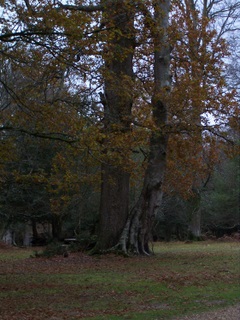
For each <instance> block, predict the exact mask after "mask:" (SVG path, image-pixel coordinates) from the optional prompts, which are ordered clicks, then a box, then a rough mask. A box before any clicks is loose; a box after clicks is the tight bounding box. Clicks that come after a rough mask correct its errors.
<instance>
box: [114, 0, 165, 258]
mask: <svg viewBox="0 0 240 320" xmlns="http://www.w3.org/2000/svg"><path fill="white" fill-rule="evenodd" d="M169 7H170V1H169V0H163V1H162V0H158V1H156V5H155V22H156V25H155V28H154V30H153V40H154V45H155V52H154V61H155V62H154V93H153V97H152V108H153V118H154V121H155V124H156V127H157V130H156V131H153V132H152V136H151V140H150V155H149V161H148V166H147V169H146V172H145V178H144V184H143V189H142V192H141V195H140V198H139V200H138V202H137V204H136V206H135V207H134V208H133V210H132V212H131V214H130V216H129V218H128V221H127V223H126V226H125V228H124V230H123V233H122V236H121V239H120V241H119V243H118V245H117V246H116V248H119V249H120V250H123V251H124V252H126V253H127V252H133V253H136V254H149V253H150V250H149V240H150V237H151V228H152V223H153V220H154V218H155V216H156V214H157V212H158V210H159V207H160V205H161V201H162V184H163V178H164V173H165V167H166V149H167V141H168V138H167V133H166V131H165V130H166V128H165V127H166V123H167V102H166V96H167V95H168V91H169V89H170V72H169V71H170V70H169V67H170V48H169V45H168V39H167V27H168V13H169Z"/></svg>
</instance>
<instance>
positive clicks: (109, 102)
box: [95, 0, 135, 252]
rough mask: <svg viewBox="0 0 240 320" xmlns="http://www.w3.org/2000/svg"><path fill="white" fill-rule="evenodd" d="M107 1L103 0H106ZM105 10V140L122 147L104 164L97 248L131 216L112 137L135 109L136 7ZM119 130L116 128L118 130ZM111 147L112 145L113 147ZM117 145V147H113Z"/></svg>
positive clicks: (117, 4) (121, 4)
mask: <svg viewBox="0 0 240 320" xmlns="http://www.w3.org/2000/svg"><path fill="white" fill-rule="evenodd" d="M103 2H104V1H103ZM107 4H108V7H107V8H106V10H105V12H104V19H105V23H107V24H108V25H109V26H110V28H111V30H112V35H111V36H110V40H109V42H108V43H107V45H106V49H105V51H106V50H107V51H108V52H107V53H105V55H103V57H104V59H105V70H104V72H105V73H104V78H105V83H104V84H105V91H104V94H103V95H102V96H103V97H104V98H103V99H102V103H103V105H104V132H105V135H106V139H105V141H104V145H105V146H106V147H105V150H104V152H105V153H107V152H108V151H109V148H110V150H112V151H114V152H118V151H119V158H120V163H119V164H117V165H116V164H114V163H111V160H108V159H107V160H106V163H103V164H102V168H101V169H102V174H101V175H102V185H101V199H100V225H99V235H98V242H97V245H96V248H95V251H101V252H102V251H105V250H108V249H109V248H111V247H112V246H114V245H116V243H117V242H118V240H119V237H120V235H121V232H122V230H123V228H124V225H125V223H126V220H127V217H128V207H129V203H128V198H129V179H130V174H129V173H127V172H126V171H125V170H124V168H123V166H122V165H121V163H124V162H125V161H127V159H124V158H125V157H126V154H124V152H123V150H121V147H120V150H118V151H117V149H116V148H115V147H114V146H113V145H112V146H111V147H108V143H109V145H111V141H110V139H111V138H110V137H111V136H112V135H114V134H115V133H116V134H120V135H121V134H124V133H126V132H129V130H130V118H131V109H132V96H131V88H130V87H129V85H128V86H127V85H126V81H127V83H128V84H131V81H133V51H134V45H135V41H134V8H133V7H132V8H130V7H129V5H128V6H127V5H126V1H123V0H115V1H112V3H111V5H109V1H108V2H107ZM109 52H110V55H109ZM115 131H116V132H115ZM111 148H112V149H111ZM113 149H114V150H113Z"/></svg>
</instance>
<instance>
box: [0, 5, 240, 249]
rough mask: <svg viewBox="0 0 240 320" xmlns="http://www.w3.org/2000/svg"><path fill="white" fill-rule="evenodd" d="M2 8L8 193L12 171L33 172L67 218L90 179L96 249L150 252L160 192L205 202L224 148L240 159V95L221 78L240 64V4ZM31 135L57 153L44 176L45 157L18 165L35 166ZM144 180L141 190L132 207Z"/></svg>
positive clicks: (53, 208)
mask: <svg viewBox="0 0 240 320" xmlns="http://www.w3.org/2000/svg"><path fill="white" fill-rule="evenodd" d="M0 5H1V27H2V33H1V34H0V54H1V66H2V68H1V73H0V76H1V77H0V94H1V106H0V108H1V118H0V132H1V140H0V143H1V157H2V161H1V164H0V170H1V171H0V172H1V180H0V181H1V183H2V185H3V186H4V184H5V183H6V176H8V174H9V172H10V173H11V174H12V176H13V177H14V179H15V180H17V179H20V176H21V179H23V176H25V178H26V177H30V176H31V179H30V180H31V182H29V183H30V184H29V185H31V184H32V183H37V184H38V183H39V184H41V183H43V181H44V183H46V185H47V190H48V193H49V194H48V200H47V201H48V202H49V206H47V208H46V210H48V211H49V212H52V214H55V215H61V214H60V212H62V213H63V212H64V210H62V209H63V207H64V206H65V205H69V204H70V203H71V201H72V199H74V197H75V195H76V194H80V193H81V192H82V191H81V190H82V186H83V185H84V184H86V183H89V184H90V183H91V184H92V185H94V187H95V188H96V189H98V190H100V193H101V195H100V209H99V216H100V218H99V227H98V229H99V231H98V243H97V246H96V248H95V250H96V251H98V250H100V251H105V250H109V249H111V248H115V249H120V250H123V251H124V252H130V251H132V252H136V253H146V254H148V253H149V252H150V250H149V246H148V243H149V240H150V238H151V228H152V222H153V220H154V217H155V216H156V214H157V212H158V211H159V209H160V207H161V200H162V193H163V191H164V192H175V193H177V194H180V195H181V196H182V197H184V198H186V199H187V198H189V197H191V196H194V194H195V195H196V190H198V189H199V188H201V186H202V185H203V184H204V181H206V180H207V179H208V176H209V174H210V173H211V171H212V169H213V167H214V165H215V163H216V162H217V161H218V155H219V148H223V149H224V150H225V151H226V152H227V153H228V154H230V153H233V154H234V153H235V152H236V146H235V142H234V139H232V136H231V135H229V132H230V130H232V131H234V132H237V131H238V130H239V126H238V120H239V100H238V95H239V92H238V91H237V89H238V88H237V87H235V86H233V85H232V86H231V84H230V83H229V81H228V79H229V78H228V77H227V76H226V73H224V71H225V68H226V66H227V62H228V61H230V59H231V57H232V52H231V51H230V46H229V43H228V38H226V37H225V35H226V34H229V32H230V31H231V32H232V33H231V35H234V34H235V33H234V32H235V29H236V28H237V24H235V22H236V18H237V17H238V13H239V5H238V4H234V3H228V5H227V4H225V2H224V1H220V2H219V1H215V0H206V1H204V3H202V2H200V1H199V2H198V1H197V2H194V1H192V0H183V1H177V0H176V1H172V2H170V1H169V0H164V1H159V0H147V1H139V0H138V1H137V0H135V1H132V0H115V1H113V0H101V1H87V0H86V1H80V0H79V1H70V2H68V4H66V3H65V2H59V1H54V0H53V1H51V0H48V1H47V0H46V1H35V0H33V1H27V0H25V1H14V0H13V1H1V3H0ZM229 39H230V38H229ZM234 68H235V67H234V66H233V65H232V69H231V68H229V72H228V75H233V74H234V71H233V70H235V69H234ZM235 79H236V76H235ZM30 137H32V138H35V139H43V141H44V142H39V144H40V145H41V147H40V146H39V145H38V142H36V144H35V143H33V142H31V143H33V148H37V149H36V150H39V149H38V148H43V149H41V150H43V151H42V152H46V153H47V154H48V157H47V159H46V161H47V162H46V166H44V167H43V168H42V167H41V166H38V162H37V161H38V159H32V163H31V165H30V166H29V167H27V166H26V168H25V169H22V166H21V169H20V168H19V167H16V166H15V165H13V164H16V163H21V164H22V163H24V162H25V161H26V160H25V159H24V157H23V154H24V151H23V150H21V148H22V146H23V145H24V143H25V141H27V140H28V139H30ZM31 141H32V140H31ZM36 141H39V140H36ZM61 143H65V144H63V145H61ZM42 145H43V146H42ZM45 146H46V147H45ZM34 152H35V151H34ZM36 152H37V151H36ZM26 154H28V153H26ZM136 155H138V156H136ZM142 158H143V159H144V160H143V161H142V160H140V159H142ZM44 161H45V160H44ZM27 162H28V163H30V162H31V161H30V160H29V159H27ZM33 163H34V165H33ZM35 167H36V169H35ZM139 176H142V191H141V192H140V193H139V199H138V200H137V201H136V203H135V204H134V205H133V206H132V208H130V205H129V193H130V190H131V189H130V184H131V183H132V184H134V183H136V181H137V180H138V178H139ZM25 178H24V179H25ZM33 196H34V195H33ZM34 197H35V196H34ZM66 208H67V207H66Z"/></svg>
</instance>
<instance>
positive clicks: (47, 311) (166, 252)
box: [0, 242, 240, 320]
mask: <svg viewBox="0 0 240 320" xmlns="http://www.w3.org/2000/svg"><path fill="white" fill-rule="evenodd" d="M155 252H156V254H155V255H154V256H152V257H130V258H124V257H122V256H115V255H104V256H88V255H86V254H84V253H80V252H78V253H71V254H70V255H69V257H68V258H64V257H63V256H56V257H52V258H30V254H31V253H32V249H19V248H6V247H5V246H2V247H0V319H1V320H8V319H12V320H14V319H17V320H25V319H26V320H30V319H36V320H43V319H44V320H46V319H50V320H63V319H67V320H69V319H72V320H73V319H95V320H96V319H111V320H114V319H174V318H179V317H181V316H184V315H187V316H188V318H183V319H198V318H197V317H196V316H193V318H190V317H192V314H195V315H196V314H198V313H201V312H206V311H207V312H208V311H210V310H212V309H219V310H221V309H224V310H226V308H228V307H229V306H231V305H237V304H238V303H239V302H240V300H239V297H240V292H239V271H240V269H239V257H240V256H239V253H240V251H239V243H237V242H229V243H215V242H202V243H192V244H183V243H170V244H157V245H155ZM229 310H230V309H229ZM219 314H223V313H222V312H220V313H219ZM205 318H206V317H205ZM205 318H204V319H205ZM199 319H202V318H199ZM206 319H207V318H206ZM209 319H210V318H209ZM213 319H215V318H213ZM216 319H217V318H216ZM219 319H224V318H219ZM229 319H231V318H229ZM226 320H227V319H226ZM231 320H234V318H233V319H231Z"/></svg>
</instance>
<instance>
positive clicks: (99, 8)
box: [58, 2, 104, 12]
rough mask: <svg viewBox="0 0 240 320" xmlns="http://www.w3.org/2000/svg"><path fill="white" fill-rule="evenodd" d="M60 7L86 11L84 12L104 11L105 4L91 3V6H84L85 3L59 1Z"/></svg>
mask: <svg viewBox="0 0 240 320" xmlns="http://www.w3.org/2000/svg"><path fill="white" fill-rule="evenodd" d="M58 5H59V8H61V9H65V10H73V11H84V12H95V11H103V10H104V6H103V5H101V4H99V5H95V6H94V5H91V6H83V5H78V6H74V5H70V4H62V3H61V2H59V3H58Z"/></svg>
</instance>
